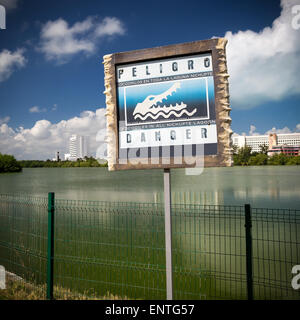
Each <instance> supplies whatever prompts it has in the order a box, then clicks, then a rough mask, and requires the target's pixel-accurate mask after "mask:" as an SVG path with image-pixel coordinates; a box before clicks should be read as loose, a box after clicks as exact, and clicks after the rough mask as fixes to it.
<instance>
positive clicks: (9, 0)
mask: <svg viewBox="0 0 300 320" xmlns="http://www.w3.org/2000/svg"><path fill="white" fill-rule="evenodd" d="M18 1H19V0H0V4H2V5H3V6H4V7H5V9H7V10H10V9H16V8H17V6H18Z"/></svg>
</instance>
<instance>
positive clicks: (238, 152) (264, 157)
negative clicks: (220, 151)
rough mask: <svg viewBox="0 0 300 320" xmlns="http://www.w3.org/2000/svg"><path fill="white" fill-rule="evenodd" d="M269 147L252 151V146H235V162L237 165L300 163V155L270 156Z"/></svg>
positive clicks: (280, 154) (279, 154)
mask: <svg viewBox="0 0 300 320" xmlns="http://www.w3.org/2000/svg"><path fill="white" fill-rule="evenodd" d="M267 153H268V147H267V146H266V145H262V146H260V152H252V148H251V147H249V146H245V147H242V148H238V147H237V146H236V145H234V146H233V163H234V165H235V166H264V165H300V156H287V155H285V154H283V153H278V154H274V155H272V156H270V157H269V156H268V154H267Z"/></svg>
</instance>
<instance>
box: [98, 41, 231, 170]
mask: <svg viewBox="0 0 300 320" xmlns="http://www.w3.org/2000/svg"><path fill="white" fill-rule="evenodd" d="M226 43H227V40H226V39H224V38H215V39H211V40H203V41H195V42H190V43H183V44H176V45H169V46H163V47H156V48H150V49H143V50H136V51H129V52H120V53H114V54H109V55H105V56H104V61H103V63H104V73H105V92H104V93H105V94H106V108H107V110H106V117H107V157H108V168H109V170H123V169H124V170H125V169H150V168H192V167H196V166H197V163H199V162H197V160H198V159H200V158H201V159H202V162H201V163H202V164H203V165H204V167H219V166H231V165H232V149H231V134H232V130H231V129H230V123H231V118H230V116H229V114H230V110H231V109H230V105H229V92H228V77H229V75H228V74H227V65H226V55H225V46H226Z"/></svg>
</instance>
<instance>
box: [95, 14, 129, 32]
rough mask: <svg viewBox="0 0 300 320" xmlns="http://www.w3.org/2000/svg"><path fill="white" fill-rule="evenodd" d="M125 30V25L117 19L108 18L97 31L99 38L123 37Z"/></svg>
mask: <svg viewBox="0 0 300 320" xmlns="http://www.w3.org/2000/svg"><path fill="white" fill-rule="evenodd" d="M124 33H125V29H124V26H123V23H122V22H121V21H120V20H119V19H117V18H115V17H106V18H104V19H103V21H102V22H101V23H100V24H99V25H98V26H97V28H96V29H95V34H96V36H97V37H103V36H112V35H115V34H116V35H118V34H119V35H123V34H124Z"/></svg>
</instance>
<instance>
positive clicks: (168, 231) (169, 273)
mask: <svg viewBox="0 0 300 320" xmlns="http://www.w3.org/2000/svg"><path fill="white" fill-rule="evenodd" d="M164 198H165V247H166V281H167V300H173V270H172V217H171V182H170V169H164Z"/></svg>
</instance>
